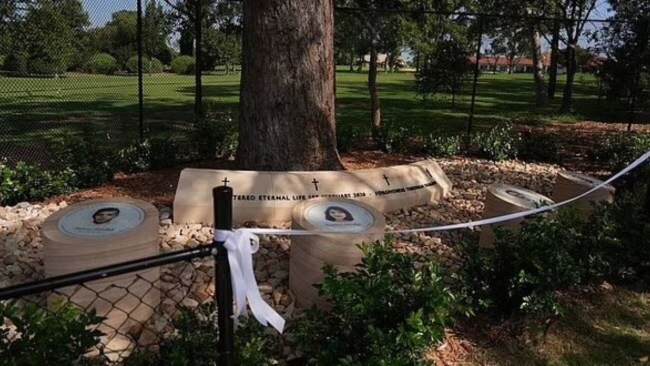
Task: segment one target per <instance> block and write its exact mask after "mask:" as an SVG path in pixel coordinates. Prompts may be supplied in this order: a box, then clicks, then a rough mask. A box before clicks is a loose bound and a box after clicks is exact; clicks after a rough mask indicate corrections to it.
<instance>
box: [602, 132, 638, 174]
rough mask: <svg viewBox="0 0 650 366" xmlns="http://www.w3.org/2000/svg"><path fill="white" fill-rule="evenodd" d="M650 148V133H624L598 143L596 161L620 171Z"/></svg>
mask: <svg viewBox="0 0 650 366" xmlns="http://www.w3.org/2000/svg"><path fill="white" fill-rule="evenodd" d="M648 150H650V134H634V133H622V134H618V135H615V136H612V137H610V138H608V139H606V140H605V141H604V142H602V143H601V144H598V146H597V147H596V151H595V153H594V156H593V157H594V158H595V159H596V161H598V162H600V163H601V164H604V165H605V166H607V167H608V168H609V169H611V170H612V171H618V170H620V169H622V168H624V167H626V166H627V165H629V164H631V163H632V162H633V161H634V160H636V159H637V158H639V157H640V156H641V155H643V154H644V153H646V152H647V151H648Z"/></svg>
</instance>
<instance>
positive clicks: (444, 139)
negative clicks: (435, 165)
mask: <svg viewBox="0 0 650 366" xmlns="http://www.w3.org/2000/svg"><path fill="white" fill-rule="evenodd" d="M460 151H461V137H460V135H451V134H445V133H440V132H434V133H432V134H429V136H427V137H426V138H425V139H424V142H423V143H422V152H423V153H425V154H427V155H429V156H432V157H436V158H449V157H452V156H455V155H458V154H460Z"/></svg>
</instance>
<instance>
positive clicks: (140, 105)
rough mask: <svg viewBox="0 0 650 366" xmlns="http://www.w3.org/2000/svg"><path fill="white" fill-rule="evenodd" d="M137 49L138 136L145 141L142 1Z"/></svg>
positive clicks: (139, 8)
mask: <svg viewBox="0 0 650 366" xmlns="http://www.w3.org/2000/svg"><path fill="white" fill-rule="evenodd" d="M137 17H138V20H137V48H138V136H139V138H140V142H141V143H142V142H143V141H144V110H143V109H144V90H143V86H142V0H138V9H137Z"/></svg>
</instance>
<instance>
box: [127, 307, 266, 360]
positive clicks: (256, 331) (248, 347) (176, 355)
mask: <svg viewBox="0 0 650 366" xmlns="http://www.w3.org/2000/svg"><path fill="white" fill-rule="evenodd" d="M216 324H217V312H216V307H215V306H214V304H207V305H203V306H202V307H200V308H198V309H196V310H192V309H181V311H180V315H179V316H178V317H177V318H176V320H175V321H174V326H175V328H176V330H177V332H176V333H175V334H174V336H173V337H171V338H167V339H164V340H163V341H161V343H160V352H157V353H153V352H149V351H145V352H141V353H136V354H134V355H132V356H131V357H129V358H128V359H126V362H125V365H127V366H149V365H150V366H154V365H156V366H166V365H170V366H171V365H173V366H181V365H187V366H189V365H192V366H208V365H210V366H211V365H216V364H217V359H218V357H219V355H218V353H217V350H216V348H215V340H216V339H217V338H218V336H219V330H218V329H217V326H216ZM276 341H277V339H276V338H274V337H272V336H270V335H268V334H265V332H264V328H262V327H261V326H260V325H259V324H258V323H256V322H255V320H253V319H247V320H245V321H244V322H242V323H241V324H239V326H238V328H237V330H236V332H235V352H236V354H235V364H236V365H247V366H248V365H250V366H267V365H272V364H274V363H273V358H272V357H273V354H274V353H275V348H277V344H276Z"/></svg>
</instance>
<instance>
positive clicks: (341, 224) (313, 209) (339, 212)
mask: <svg viewBox="0 0 650 366" xmlns="http://www.w3.org/2000/svg"><path fill="white" fill-rule="evenodd" d="M305 219H307V221H309V223H310V224H312V225H314V226H316V227H318V228H320V229H321V230H323V231H333V232H338V233H359V232H362V231H366V230H368V229H369V228H371V227H372V226H373V225H374V224H375V217H374V216H373V214H371V213H370V212H369V211H368V210H366V209H365V208H363V207H361V206H359V205H357V204H351V203H346V202H322V203H319V204H316V205H313V206H310V207H309V208H307V210H306V212H305Z"/></svg>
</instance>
